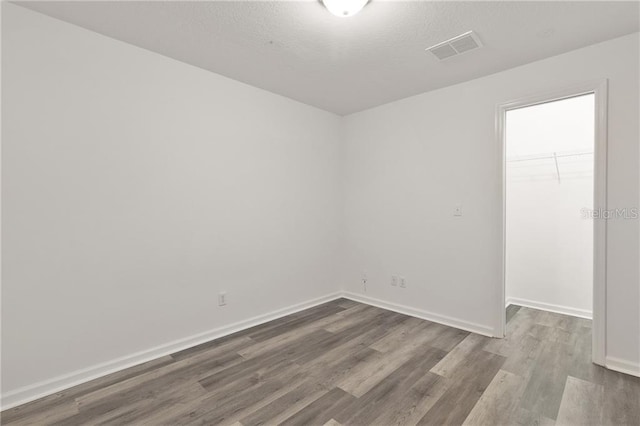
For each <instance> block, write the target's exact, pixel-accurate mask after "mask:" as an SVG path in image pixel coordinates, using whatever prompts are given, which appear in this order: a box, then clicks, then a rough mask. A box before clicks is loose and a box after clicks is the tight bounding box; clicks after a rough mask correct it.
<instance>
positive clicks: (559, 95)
mask: <svg viewBox="0 0 640 426" xmlns="http://www.w3.org/2000/svg"><path fill="white" fill-rule="evenodd" d="M607 86H608V82H607V80H606V79H603V80H596V81H588V82H585V83H582V84H578V85H575V86H571V87H567V88H564V89H560V90H556V91H552V92H548V93H542V94H539V95H534V96H528V97H525V98H521V99H516V100H513V101H510V102H506V103H503V104H500V105H498V107H497V110H496V133H497V137H498V157H499V159H500V161H499V164H500V172H499V179H500V190H501V202H502V209H501V210H500V222H501V224H502V227H501V233H502V235H501V238H502V256H501V275H502V276H501V285H500V294H501V299H500V302H501V303H500V312H498V313H497V315H498V318H499V320H498V322H497V323H498V324H499V329H498V333H499V334H498V335H499V336H502V337H504V335H505V330H506V312H505V309H504V308H505V304H506V300H505V298H506V294H505V293H506V290H505V284H506V282H505V268H506V261H505V256H506V222H505V218H506V181H505V179H506V171H505V168H506V163H505V149H506V141H505V124H506V114H507V111H509V110H512V109H518V108H523V107H527V106H532V105H537V104H542V103H546V102H551V101H557V100H561V99H566V98H572V97H575V96H579V95H585V94H588V93H593V94H594V95H595V114H596V115H595V129H594V130H595V132H594V136H595V138H594V139H595V140H594V175H593V177H594V187H593V191H594V193H593V208H594V209H595V210H596V211H605V210H606V209H607ZM601 216H602V217H603V218H594V220H593V323H592V324H593V325H592V329H593V338H592V347H593V351H592V360H593V362H594V363H596V364H599V365H604V364H605V349H606V294H607V293H606V260H607V250H606V241H607V239H606V238H607V221H606V220H605V219H604V217H606V215H601Z"/></svg>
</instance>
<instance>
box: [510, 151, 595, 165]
mask: <svg viewBox="0 0 640 426" xmlns="http://www.w3.org/2000/svg"><path fill="white" fill-rule="evenodd" d="M580 155H593V151H584V152H572V153H565V154H556V153H555V152H554V153H551V154H545V155H539V156H534V157H513V158H509V159H507V163H514V162H518V161H533V160H547V159H548V160H555V159H557V158H561V157H577V156H580Z"/></svg>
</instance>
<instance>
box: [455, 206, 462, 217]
mask: <svg viewBox="0 0 640 426" xmlns="http://www.w3.org/2000/svg"><path fill="white" fill-rule="evenodd" d="M453 215H454V216H458V217H459V216H462V204H456V205H455V207H454V208H453Z"/></svg>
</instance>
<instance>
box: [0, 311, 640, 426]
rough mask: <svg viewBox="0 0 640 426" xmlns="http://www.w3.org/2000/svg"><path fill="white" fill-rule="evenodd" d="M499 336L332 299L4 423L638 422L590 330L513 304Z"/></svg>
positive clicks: (622, 378) (632, 389) (72, 392)
mask: <svg viewBox="0 0 640 426" xmlns="http://www.w3.org/2000/svg"><path fill="white" fill-rule="evenodd" d="M507 326H508V334H507V337H506V338H505V339H491V338H488V337H484V336H479V335H476V334H472V333H468V332H465V331H461V330H457V329H454V328H451V327H446V326H444V325H440V324H436V323H432V322H429V321H424V320H420V319H417V318H412V317H409V316H406V315H401V314H398V313H395V312H390V311H386V310H383V309H378V308H375V307H371V306H367V305H363V304H359V303H356V302H353V301H350V300H346V299H339V300H335V301H332V302H329V303H326V304H323V305H320V306H317V307H314V308H311V309H308V310H305V311H302V312H299V313H296V314H293V315H289V316H287V317H284V318H281V319H278V320H275V321H271V322H269V323H266V324H263V325H260V326H257V327H254V328H251V329H248V330H245V331H242V332H240V333H236V334H233V335H231V336H227V337H224V338H222V339H218V340H215V341H212V342H209V343H206V344H204V345H200V346H197V347H194V348H191V349H187V350H184V351H181V352H177V353H175V354H172V355H170V356H166V357H163V358H160V359H157V360H154V361H151V362H148V363H146V364H143V365H139V366H136V367H133V368H130V369H128V370H124V371H121V372H118V373H115V374H112V375H110V376H106V377H103V378H100V379H97V380H94V381H92V382H89V383H85V384H82V385H79V386H76V387H74V388H71V389H68V390H65V391H62V392H59V393H57V394H55V395H51V396H48V397H45V398H42V399H40V400H37V401H34V402H31V403H29V404H25V405H23V406H20V407H16V408H13V409H10V410H7V411H5V412H3V413H2V424H7V425H22V424H60V425H80V424H92V425H93V424H111V425H121V424H136V425H142V424H144V425H165V424H166V425H180V424H207V425H209V424H230V425H231V424H232V425H245V426H247V425H259V424H285V425H333V426H336V425H384V426H387V425H416V424H419V425H445V424H446V425H462V424H465V425H547V424H549V425H551V424H558V425H589V424H594V425H596V424H598V425H600V424H603V425H640V379H638V378H635V377H631V376H627V375H624V374H621V373H616V372H613V371H609V370H606V369H604V368H601V367H597V366H595V365H593V364H592V363H591V362H590V353H591V347H590V344H591V334H590V327H591V324H590V321H588V320H583V319H579V318H573V317H568V316H564V315H559V314H552V313H548V312H543V311H538V310H534V309H528V308H520V307H517V306H511V307H509V309H508V323H507Z"/></svg>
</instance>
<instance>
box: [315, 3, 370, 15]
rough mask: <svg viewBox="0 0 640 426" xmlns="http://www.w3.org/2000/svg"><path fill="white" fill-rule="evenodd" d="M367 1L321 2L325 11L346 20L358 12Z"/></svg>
mask: <svg viewBox="0 0 640 426" xmlns="http://www.w3.org/2000/svg"><path fill="white" fill-rule="evenodd" d="M368 2H369V0H322V4H324V7H326V8H327V10H328V11H329V12H331V13H333V14H334V15H336V16H339V17H341V18H347V17H349V16H353V15H355V14H356V13H358V12H360V11H361V10H362V8H363V7H364V6H365V5H366V4H367V3H368Z"/></svg>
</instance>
